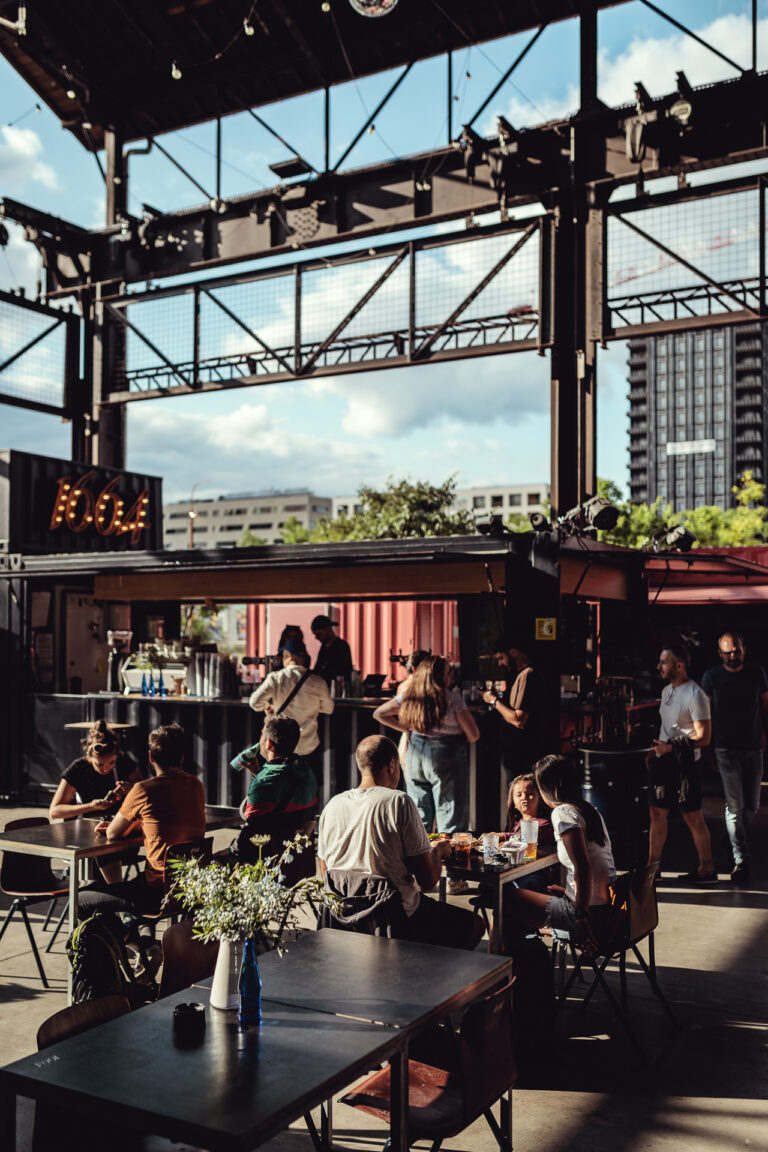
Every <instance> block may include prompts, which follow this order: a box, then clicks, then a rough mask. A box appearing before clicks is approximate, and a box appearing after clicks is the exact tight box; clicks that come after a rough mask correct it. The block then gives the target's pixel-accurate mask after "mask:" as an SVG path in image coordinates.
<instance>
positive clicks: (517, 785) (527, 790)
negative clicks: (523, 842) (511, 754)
mask: <svg viewBox="0 0 768 1152" xmlns="http://www.w3.org/2000/svg"><path fill="white" fill-rule="evenodd" d="M539 812H541V815H539ZM523 820H535V821H536V822H537V824H538V825H539V839H538V853H537V855H539V856H548V855H549V854H550V853H552V852H554V851H555V833H554V832H553V830H552V824H551V822H550V821H549V820H548V819H547V810H546V808H545V805H544V802H543V801H542V799H541V793H540V792H539V789H538V788H537V786H536V777H535V776H534V774H533V772H525V773H524V774H523V775H522V776H516V777H515V779H514V780H513V781H512V783H511V784H510V786H509V792H508V794H507V832H509V833H511V834H512V836H519V835H520V834H521V824H522V822H523ZM556 879H557V865H555V866H554V868H547V870H546V871H545V872H532V873H531V875H530V876H523V877H522V879H521V880H516V881H515V884H516V886H517V887H518V888H527V889H529V890H530V891H533V892H546V890H547V885H548V884H551V883H552V882H553V881H554V880H556Z"/></svg>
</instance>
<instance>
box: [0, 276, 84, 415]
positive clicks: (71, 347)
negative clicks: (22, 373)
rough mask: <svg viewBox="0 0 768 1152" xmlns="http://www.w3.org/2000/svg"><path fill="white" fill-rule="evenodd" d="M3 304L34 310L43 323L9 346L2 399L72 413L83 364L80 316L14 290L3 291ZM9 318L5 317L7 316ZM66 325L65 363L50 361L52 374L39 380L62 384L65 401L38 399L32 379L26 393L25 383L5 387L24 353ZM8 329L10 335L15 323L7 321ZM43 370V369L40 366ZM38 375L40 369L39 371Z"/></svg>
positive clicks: (0, 372)
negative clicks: (37, 328)
mask: <svg viewBox="0 0 768 1152" xmlns="http://www.w3.org/2000/svg"><path fill="white" fill-rule="evenodd" d="M0 305H2V306H4V307H5V308H11V309H18V310H19V311H24V312H27V313H32V314H34V315H35V316H37V317H38V318H39V320H40V323H41V325H45V323H46V321H48V323H47V325H46V326H44V327H41V328H40V329H39V330H38V331H36V332H34V333H32V334H30V335H29V336H28V338H27V339H26V340H24V342H23V343H22V344H21V345H20V346H19V347H17V348H14V349H13V350H10V348H9V349H8V355H6V356H5V358H4V359H3V360H2V362H0V403H2V404H10V405H11V406H13V407H16V408H27V409H30V410H31V411H34V412H45V413H50V414H52V415H56V416H65V417H66V416H68V415H69V414H70V411H71V405H72V400H73V396H74V395H75V393H76V388H77V383H78V378H77V373H78V367H79V346H80V345H79V340H80V322H79V317H78V316H76V315H75V314H74V313H72V312H70V311H69V310H68V309H64V308H49V307H47V306H46V305H44V304H39V303H36V302H35V301H33V300H27V299H25V297H23V296H14V295H13V294H12V293H10V292H2V291H0ZM3 319H4V322H5V319H6V318H5V317H4V318H3ZM62 326H63V327H64V331H65V338H64V349H63V355H62V359H61V363H60V364H58V365H55V366H54V365H52V364H51V365H48V366H47V367H48V368H49V370H50V372H51V376H50V378H49V379H47V380H43V381H39V382H38V383H42V385H43V386H45V385H51V386H55V387H60V388H61V398H62V402H61V403H56V404H52V403H48V402H46V401H43V400H40V399H37V398H36V397H35V391H36V387H35V386H34V385H33V384H32V383H31V382H30V384H29V387H28V394H25V391H24V385H23V384H22V386H21V387H20V386H19V384H15V385H13V389H14V390H9V391H5V388H6V387H8V385H7V378H6V376H5V375H4V374H5V373H7V371H8V369H10V368H11V367H13V365H20V362H21V361H23V359H24V357H25V356H26V355H27V354H28V353H30V352H32V350H33V349H34V348H36V347H37V346H38V345H42V344H43V343H44V341H45V340H46V339H47V338H48V337H49V336H50V335H51V334H52V333H53V332H55V331H56V330H57V329H58V328H61V327H62ZM4 331H5V333H6V336H9V335H10V334H11V332H12V331H13V328H12V325H11V324H6V326H5V328H4ZM38 372H39V370H38ZM35 375H37V373H36V374H35Z"/></svg>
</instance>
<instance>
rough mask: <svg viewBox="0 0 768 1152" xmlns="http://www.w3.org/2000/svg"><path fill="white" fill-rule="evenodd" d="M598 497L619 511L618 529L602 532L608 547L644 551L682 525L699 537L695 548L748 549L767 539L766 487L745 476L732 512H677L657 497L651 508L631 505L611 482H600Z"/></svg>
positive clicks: (706, 508) (709, 507)
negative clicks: (620, 546)
mask: <svg viewBox="0 0 768 1152" xmlns="http://www.w3.org/2000/svg"><path fill="white" fill-rule="evenodd" d="M597 491H598V495H600V496H606V497H607V498H608V499H609V500H610V501H611V502H612V503H613V504H615V505H616V507H617V508H618V510H619V519H618V521H617V523H616V527H615V528H612V529H611V530H610V532H600V533H599V538H600V539H601V540H604V541H605V542H606V543H608V544H622V545H624V547H626V548H643V547H645V546H646V545H647V544H650V543H651V541H652V540H653V538H654V536H659V535H660V534H662V533H664V531H665V530H668V529H669V528H671V527H673V526H674V525H676V524H683V525H684V526H685V527H686V528H687V529H688V530H689V531H690V532H692V533H693V535H694V536H695V537H696V543H695V544H694V548H724V547H742V548H744V547H747V546H748V545H750V544H761V543H763V541H764V540H765V539H766V536H767V535H768V509H767V508H766V507H765V485H764V484H761V483H760V482H759V481H758V480H755V478H754V476H753V474H752V473H751V472H744V474H743V475H742V476H741V477H740V478H739V480H738V482H737V483H736V484H735V485H734V486H733V488H732V489H731V491H732V492H733V496H734V500H735V505H734V507H733V508H725V509H723V508H718V507H716V506H715V505H712V504H705V505H702V506H701V507H699V508H688V509H686V510H685V511H683V512H675V511H674V509H673V508H672V505H671V504H662V503H661V500H660V499H659V498H658V497H657V498H656V499H655V500H654V501H653V503H652V504H630V503H629V501H627V500H623V499H622V496H621V492H620V491H619V489H618V487H617V486H616V484H614V483H613V481H611V480H598V482H597Z"/></svg>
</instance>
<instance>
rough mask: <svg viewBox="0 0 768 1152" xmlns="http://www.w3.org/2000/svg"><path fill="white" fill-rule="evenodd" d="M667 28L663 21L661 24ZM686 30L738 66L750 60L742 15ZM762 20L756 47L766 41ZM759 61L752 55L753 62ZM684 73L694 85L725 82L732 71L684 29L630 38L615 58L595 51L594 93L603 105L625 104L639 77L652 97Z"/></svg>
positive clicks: (748, 30)
mask: <svg viewBox="0 0 768 1152" xmlns="http://www.w3.org/2000/svg"><path fill="white" fill-rule="evenodd" d="M665 27H667V25H665ZM692 31H694V32H696V34H697V35H698V36H701V38H702V39H703V40H706V41H707V42H708V43H709V44H712V45H713V46H714V47H715V48H717V49H718V51H720V52H722V53H724V55H726V56H728V57H730V59H731V60H734V61H735V62H736V63H737V64H741V66H742V67H743V68H748V67H749V66H750V63H751V58H750V52H751V44H752V22H751V20H750V19H749V18H748V17H747V16H746V15H736V14H729V15H726V16H721V17H719V18H718V19H717V20H714V21H713V22H712V23H711V24H707V25H705V26H704V27H703V28H697V27H694V28H693V29H692ZM766 34H768V20H761V21H759V23H758V45H760V44H761V42H762V43H765V42H766ZM760 63H761V61H760V60H759V59H758V66H759V65H760ZM680 70H682V71H683V72H685V74H686V76H687V77H688V80H689V81H690V83H691V84H693V85H694V86H696V85H698V84H710V83H712V82H713V81H715V80H730V79H733V77H735V76H736V75H738V73H737V72H736V71H735V70H734V69H733V68H731V67H730V66H729V65H728V64H726V63H725V61H724V60H721V59H720V58H719V57H717V56H715V54H714V53H713V52H711V51H709V49H707V48H705V47H704V46H703V45H702V44H698V43H697V42H696V41H695V40H692V39H691V37H690V36H686V35H685V34H684V33H682V32H680V33H677V32H675V33H673V34H671V35H669V36H661V35H659V36H655V37H650V38H647V39H640V38H639V37H635V39H634V40H632V42H631V43H630V44H629V46H628V47H627V48H626V49H625V51H624V52H622V53H621V54H620V55H619V56H617V57H615V58H614V59H610V58H609V57H608V55H607V53H605V52H601V53H600V64H599V69H598V76H599V86H600V87H599V92H600V98H601V100H604V101H605V103H606V104H610V105H614V106H615V105H618V104H626V103H629V102H631V101H633V100H634V86H635V83H636V82H637V81H638V80H641V81H642V83H643V84H644V85H645V87H646V88H647V89H648V91H649V93H650V94H651V95H652V96H664V95H666V94H667V93H670V92H674V91H675V75H676V73H677V72H678V71H680Z"/></svg>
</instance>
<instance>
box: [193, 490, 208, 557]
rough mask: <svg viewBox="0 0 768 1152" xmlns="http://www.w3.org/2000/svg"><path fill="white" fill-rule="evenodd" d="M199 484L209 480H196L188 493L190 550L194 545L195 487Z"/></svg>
mask: <svg viewBox="0 0 768 1152" xmlns="http://www.w3.org/2000/svg"><path fill="white" fill-rule="evenodd" d="M201 484H210V480H198V481H197V482H196V483H195V484H193V485H192V489H191V491H190V493H189V512H188V516H189V547H190V550H191V549H193V548H194V546H195V519H196V517H197V512H195V488H199V487H200V485H201Z"/></svg>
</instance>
